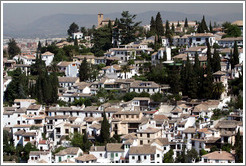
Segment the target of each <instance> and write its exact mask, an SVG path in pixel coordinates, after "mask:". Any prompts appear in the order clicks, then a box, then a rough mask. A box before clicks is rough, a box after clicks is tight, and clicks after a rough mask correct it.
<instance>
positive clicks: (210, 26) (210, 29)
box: [209, 21, 213, 33]
mask: <svg viewBox="0 0 246 166" xmlns="http://www.w3.org/2000/svg"><path fill="white" fill-rule="evenodd" d="M209 31H210V32H211V33H212V32H213V27H212V24H211V21H210V24H209Z"/></svg>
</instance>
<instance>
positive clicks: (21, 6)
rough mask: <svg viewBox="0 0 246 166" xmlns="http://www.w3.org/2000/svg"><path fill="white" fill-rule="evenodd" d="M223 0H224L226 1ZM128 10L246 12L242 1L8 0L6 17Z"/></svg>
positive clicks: (25, 19) (19, 19)
mask: <svg viewBox="0 0 246 166" xmlns="http://www.w3.org/2000/svg"><path fill="white" fill-rule="evenodd" d="M222 2H223V1H222ZM123 10H128V11H130V12H131V13H134V14H138V13H142V12H145V11H174V12H182V13H187V14H204V15H210V16H213V15H217V14H223V13H228V12H230V13H243V4H242V3H237V4H236V3H224V2H223V3H182V4H180V3H158V4H154V3H148V4H143V3H141V4H136V3H135V4H129V3H123V4H115V3H111V4H109V3H107V4H105V3H104V4H103V3H93V4H92V3H90V4H86V3H79V4H78V3H65V4H64V3H63V4H62V3H55V4H54V3H5V4H3V19H7V20H11V21H14V22H17V23H22V22H25V23H28V22H32V21H34V20H36V19H38V18H40V17H43V16H49V15H53V14H95V13H96V14H97V13H99V12H101V13H103V14H109V13H115V12H119V11H123Z"/></svg>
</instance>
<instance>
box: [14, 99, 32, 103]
mask: <svg viewBox="0 0 246 166" xmlns="http://www.w3.org/2000/svg"><path fill="white" fill-rule="evenodd" d="M19 102H30V103H36V100H35V99H15V100H14V103H19Z"/></svg>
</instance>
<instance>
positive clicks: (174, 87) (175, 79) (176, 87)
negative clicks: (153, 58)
mask: <svg viewBox="0 0 246 166" xmlns="http://www.w3.org/2000/svg"><path fill="white" fill-rule="evenodd" d="M168 80H169V86H170V88H171V89H170V90H171V92H172V93H173V94H176V95H177V94H179V92H180V74H179V69H178V68H177V67H176V66H174V67H173V68H172V69H170V70H169V72H168Z"/></svg>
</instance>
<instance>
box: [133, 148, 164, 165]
mask: <svg viewBox="0 0 246 166" xmlns="http://www.w3.org/2000/svg"><path fill="white" fill-rule="evenodd" d="M162 158H163V156H162V151H161V150H160V149H158V148H156V146H149V145H142V146H132V147H130V150H129V163H162Z"/></svg>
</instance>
